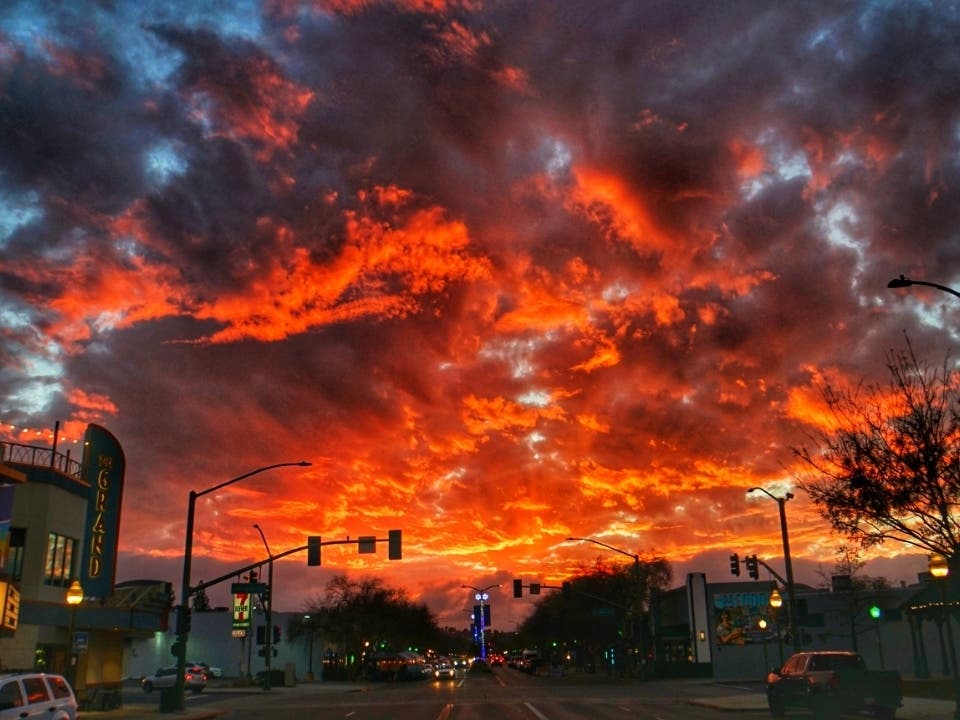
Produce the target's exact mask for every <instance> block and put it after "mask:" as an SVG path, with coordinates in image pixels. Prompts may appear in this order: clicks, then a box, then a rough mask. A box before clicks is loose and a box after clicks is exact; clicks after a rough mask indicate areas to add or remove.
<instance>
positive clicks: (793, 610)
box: [747, 487, 800, 652]
mask: <svg viewBox="0 0 960 720" xmlns="http://www.w3.org/2000/svg"><path fill="white" fill-rule="evenodd" d="M756 491H759V492H762V493H763V494H764V495H766V496H767V497H769V498H770V499H771V500H774V501H776V503H777V508H778V509H779V511H780V538H781V541H782V542H783V564H784V566H785V567H786V570H787V594H788V595H789V604H788V605H787V609H788V611H789V617H788V618H787V625H788V627H789V628H790V639H791V640H792V641H793V651H794V652H799V651H800V633H799V631H798V620H799V618H798V617H797V593H796V587H795V586H794V583H793V561H792V560H791V559H790V535H789V534H788V533H787V510H786V504H787V501H788V500H792V499H793V493H789V492H788V493H787V494H786V495H785V496H784V497H777V496H776V495H773V494H771V493H770V491H768V490H767V489H766V488H762V487H752V488H747V494H748V495H749V494H750V493H752V492H756Z"/></svg>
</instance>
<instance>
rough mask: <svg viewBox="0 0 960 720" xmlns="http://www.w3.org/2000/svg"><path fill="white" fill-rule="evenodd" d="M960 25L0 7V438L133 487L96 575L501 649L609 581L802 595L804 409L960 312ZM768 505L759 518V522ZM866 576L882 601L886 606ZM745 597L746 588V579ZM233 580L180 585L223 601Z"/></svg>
mask: <svg viewBox="0 0 960 720" xmlns="http://www.w3.org/2000/svg"><path fill="white" fill-rule="evenodd" d="M958 37H960V10H958V7H957V5H956V4H955V3H945V2H944V3H939V2H937V3H928V2H842V3H841V2H769V1H768V0H763V1H761V2H706V1H704V2H677V1H675V0H664V1H663V2H635V1H632V0H630V1H627V0H625V1H624V2H619V3H617V2H595V1H593V0H591V1H590V2H574V1H573V0H570V1H566V0H554V1H553V2H546V1H544V2H487V1H485V0H459V1H454V0H451V1H445V0H396V1H394V2H387V1H379V0H315V1H314V2H296V1H295V0H260V1H258V0H237V1H236V2H221V1H217V0H189V1H187V0H181V1H180V2H176V1H174V2H170V1H167V0H162V1H161V0H140V1H137V2H122V1H121V2H112V3H111V2H96V1H94V0H72V1H71V2H38V1H37V0H6V2H4V3H2V5H0V158H2V162H0V290H2V295H0V316H2V322H0V327H2V341H0V342H2V345H0V348H2V362H0V421H2V423H3V426H2V431H0V439H2V440H7V441H14V442H21V443H36V444H41V445H49V443H50V442H51V432H52V429H53V427H54V423H55V422H56V421H60V422H61V430H60V444H59V449H60V450H61V451H66V450H70V451H71V453H72V454H73V456H74V457H75V458H77V459H79V457H80V455H81V453H82V449H81V447H80V445H79V444H77V443H76V442H75V441H76V440H77V439H78V438H80V437H81V436H82V434H83V431H84V429H85V428H86V425H87V424H88V423H91V422H94V423H98V424H101V425H103V426H104V427H106V428H107V429H109V430H110V431H111V432H112V433H113V434H114V435H115V436H116V437H117V438H118V440H119V441H120V443H121V444H122V445H123V447H124V450H125V452H126V459H127V473H126V486H125V490H124V495H123V501H124V502H123V518H122V527H121V550H120V565H119V572H118V580H129V579H139V578H158V579H164V580H170V581H172V582H174V583H175V584H177V585H179V574H180V572H181V567H182V564H181V563H182V556H183V545H184V524H185V517H186V510H187V494H188V492H189V491H190V490H191V489H195V490H202V489H204V488H208V487H211V486H213V485H216V484H219V483H221V482H224V481H225V480H228V479H230V478H233V477H236V476H238V475H241V474H243V473H246V472H248V471H250V470H253V469H255V468H259V467H262V466H265V465H271V464H274V463H282V462H294V461H299V460H307V461H310V462H312V463H313V465H312V466H311V467H309V468H282V469H278V470H275V471H271V472H269V473H262V474H259V475H257V476H255V477H252V478H250V479H248V480H245V481H243V482H240V483H237V484H235V485H232V486H231V487H229V488H226V489H224V490H221V491H219V492H217V493H213V494H210V495H209V496H206V497H204V498H202V499H201V500H200V502H199V503H198V506H197V525H196V535H195V541H194V547H195V556H194V575H193V579H194V581H199V580H202V579H204V578H207V579H209V578H212V577H215V576H217V575H220V574H223V573H226V572H229V571H230V570H231V569H232V568H236V567H238V566H242V565H244V564H248V563H250V562H253V561H255V560H257V559H259V558H262V557H264V556H265V551H264V550H263V546H262V543H261V540H260V536H259V535H258V533H257V531H256V530H255V529H254V528H253V527H252V525H253V523H259V525H260V527H261V528H262V529H263V531H264V533H265V535H266V537H267V540H268V542H269V544H270V546H271V549H272V550H273V551H274V552H280V551H282V550H285V549H288V548H292V547H296V546H299V545H302V544H304V543H305V542H306V537H307V536H309V535H320V536H322V537H323V539H324V540H327V539H329V540H336V539H346V538H347V537H350V538H356V537H357V536H359V535H369V534H374V535H377V536H379V537H386V534H387V531H388V530H390V529H393V528H397V529H402V531H403V539H404V558H403V560H401V561H395V562H389V561H388V560H387V557H386V548H385V547H382V548H381V549H380V551H379V552H378V554H377V555H375V556H374V555H359V554H358V553H357V551H356V547H355V546H352V545H350V546H347V545H344V546H333V547H328V548H325V550H324V562H323V566H322V567H321V568H308V567H306V559H305V556H303V555H300V556H293V557H291V558H290V559H288V560H285V561H282V562H280V563H278V566H277V569H276V577H277V588H276V590H275V593H274V597H275V602H276V607H277V608H278V609H281V610H291V611H292V610H300V609H302V607H303V605H304V602H305V601H306V600H307V599H309V598H311V597H314V596H316V595H318V594H320V593H321V592H322V589H323V587H324V585H325V583H326V582H327V580H328V579H329V578H330V577H331V576H332V575H333V574H335V573H348V574H349V575H351V576H352V577H357V578H359V577H362V576H369V575H375V576H379V577H382V578H384V579H385V580H386V581H387V582H388V583H389V584H391V585H394V586H399V587H404V588H406V590H407V592H408V593H409V595H410V597H411V598H413V599H417V600H423V601H425V602H427V603H428V604H429V606H430V607H431V609H433V610H434V611H435V613H436V614H437V615H438V617H439V619H440V621H441V623H442V624H445V625H447V624H449V625H455V626H461V625H463V626H465V625H467V624H468V623H469V618H468V617H467V614H466V612H465V611H466V609H467V608H468V607H469V606H470V605H472V600H471V598H470V595H469V593H467V592H465V591H464V590H462V589H461V587H460V586H461V585H464V584H467V585H474V586H486V585H490V584H494V583H498V582H501V583H503V584H504V586H503V589H502V591H501V596H497V595H494V611H493V624H494V627H495V628H500V629H512V627H513V623H515V622H516V621H517V620H519V619H521V618H522V617H523V616H524V615H525V613H526V612H527V611H528V610H529V600H528V599H524V600H523V601H515V600H513V599H512V597H511V593H510V587H509V583H510V580H511V579H513V578H515V577H519V578H523V580H524V582H525V583H527V582H531V581H533V582H538V581H539V582H543V583H548V584H549V583H556V584H559V582H560V581H561V580H562V579H563V578H564V577H566V576H568V575H569V574H571V573H573V572H575V571H576V568H577V566H578V564H582V563H591V562H593V561H594V560H595V559H596V558H598V557H603V558H604V559H606V560H611V561H620V560H622V561H625V562H629V558H627V557H624V556H622V555H618V554H616V553H612V552H608V551H605V550H604V549H603V548H600V547H599V546H597V545H592V544H590V543H582V542H581V543H570V542H565V539H566V538H567V537H570V536H576V537H590V538H594V539H597V540H599V541H601V542H604V543H607V544H610V545H613V546H615V547H619V548H622V549H625V550H626V551H627V552H630V553H640V554H643V555H648V554H649V555H663V556H665V557H667V558H668V559H669V560H670V561H671V562H672V563H673V567H674V583H675V584H677V585H679V584H681V583H682V582H683V579H684V575H685V573H687V572H692V571H695V572H705V573H707V579H708V581H716V582H719V581H726V580H729V579H731V578H730V574H729V567H728V556H729V554H730V553H732V552H738V553H740V554H741V555H743V554H748V553H757V554H758V555H759V556H760V557H761V558H764V559H766V560H768V561H769V562H770V564H771V565H772V566H774V567H775V568H782V560H781V555H782V550H781V546H780V529H779V523H778V518H777V506H776V504H775V503H774V502H772V501H771V500H770V499H769V498H767V497H765V496H762V495H760V496H759V497H754V496H752V495H751V496H749V497H748V496H747V495H746V490H747V488H749V487H752V486H762V487H764V488H767V489H768V490H769V491H770V492H772V493H774V494H775V495H782V494H783V493H784V492H787V491H790V492H794V493H796V498H795V499H794V500H793V501H791V502H790V503H789V504H788V506H787V508H788V518H789V523H790V539H791V546H792V550H793V554H794V557H795V563H796V567H797V576H798V579H800V580H804V581H806V582H811V583H816V582H818V581H819V578H818V575H817V571H818V570H821V569H822V570H825V571H827V572H829V570H830V568H832V565H833V562H834V548H835V546H837V545H838V544H840V542H841V541H842V539H841V538H838V537H836V536H832V535H831V534H830V532H829V527H828V526H827V525H826V524H825V523H824V522H823V521H822V520H821V519H819V517H818V516H817V515H816V513H815V512H814V510H813V508H812V507H811V505H810V503H809V501H808V498H807V497H806V496H805V495H804V494H803V493H802V491H800V490H799V489H798V488H797V487H796V485H795V473H796V470H797V466H796V465H795V461H794V459H793V457H792V455H791V452H790V448H791V447H792V446H799V445H804V444H809V443H810V440H809V437H810V434H811V433H812V432H815V431H816V430H817V429H818V428H819V427H821V426H822V425H821V424H822V423H823V422H824V420H825V417H826V416H825V414H824V408H823V404H822V402H821V396H820V388H821V387H822V386H823V384H824V383H828V382H829V383H834V384H837V385H839V386H844V385H845V384H847V383H856V382H858V381H859V380H861V379H863V378H866V379H870V380H877V381H884V380H885V379H886V370H885V364H884V363H885V358H886V353H887V352H888V351H890V350H891V349H902V348H904V347H905V333H907V334H908V336H909V340H910V341H911V342H912V343H913V344H914V346H915V347H916V348H917V351H918V353H919V354H920V355H921V356H922V357H923V358H925V359H927V360H929V361H930V362H932V363H933V364H939V363H941V362H942V361H943V359H944V357H945V356H946V354H947V353H948V352H951V351H953V350H955V349H956V344H957V341H958V334H957V328H958V326H960V300H957V298H955V297H953V296H951V295H949V294H947V293H943V292H938V291H936V290H933V289H927V288H921V287H914V288H910V289H907V290H889V289H887V282H888V281H889V280H890V279H891V278H893V277H895V276H897V275H899V274H901V273H904V274H906V275H907V276H910V277H913V278H915V279H924V280H927V281H932V282H938V283H942V284H944V285H954V286H957V287H960V241H958V240H960V238H958V234H960V222H958V214H960V53H958V51H957V38H958ZM758 495H759V494H758ZM904 552H905V548H904V547H903V546H895V545H885V546H882V547H881V548H880V549H879V554H880V555H882V556H883V557H882V558H881V559H878V560H875V561H873V562H871V564H870V565H868V568H867V571H868V572H869V573H871V574H883V575H887V576H888V577H890V578H891V579H894V580H901V579H903V580H906V581H908V582H910V581H913V580H915V578H916V575H917V573H918V572H920V571H922V570H923V569H925V564H926V563H925V559H924V558H922V557H920V556H917V555H912V556H908V557H903V556H900V557H897V556H898V554H902V553H904ZM764 579H765V578H764ZM227 590H228V588H227V587H226V586H223V587H221V588H215V589H212V590H211V591H210V596H211V600H212V601H213V602H214V603H215V604H226V602H227V597H228V596H227Z"/></svg>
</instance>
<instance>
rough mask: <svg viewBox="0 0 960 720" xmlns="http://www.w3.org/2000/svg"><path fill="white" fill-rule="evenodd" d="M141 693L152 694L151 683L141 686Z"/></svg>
mask: <svg viewBox="0 0 960 720" xmlns="http://www.w3.org/2000/svg"><path fill="white" fill-rule="evenodd" d="M143 691H144V692H148V693H150V692H153V683H148V682H145V683H144V684H143Z"/></svg>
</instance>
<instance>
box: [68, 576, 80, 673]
mask: <svg viewBox="0 0 960 720" xmlns="http://www.w3.org/2000/svg"><path fill="white" fill-rule="evenodd" d="M82 602H83V586H82V585H80V580H79V578H74V580H73V582H72V583H70V587H69V588H67V605H69V606H70V632H69V634H68V637H67V642H69V643H70V653H69V655H68V657H69V663H70V673H69V677H68V679H69V680H70V687H72V688H73V689H74V690H76V689H77V661H78V658H77V654H76V642H75V640H74V637H73V635H74V633H75V632H76V627H77V606H78V605H79V604H80V603H82Z"/></svg>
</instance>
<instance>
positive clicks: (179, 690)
mask: <svg viewBox="0 0 960 720" xmlns="http://www.w3.org/2000/svg"><path fill="white" fill-rule="evenodd" d="M310 465H312V463H309V462H307V461H306V460H301V461H300V462H286V463H276V464H274V465H266V466H264V467H262V468H257V469H256V470H251V471H250V472H248V473H244V474H243V475H238V476H237V477H235V478H233V479H232V480H227V481H226V482H222V483H220V484H219V485H214V486H213V487H209V488H207V489H206V490H201V491H200V492H197V491H196V490H191V491H190V496H189V499H188V501H187V529H186V539H185V541H184V545H183V578H182V581H181V584H180V607H179V608H177V639H176V641H175V642H174V644H173V650H174V655H176V656H177V679H176V684H175V685H174V703H173V705H174V707H173V708H170V709H169V710H181V711H182V710H183V709H184V707H185V703H184V696H183V692H184V681H183V680H184V673H185V672H186V669H187V638H188V637H189V635H190V606H189V603H190V596H191V595H192V594H193V593H192V592H191V588H190V565H191V560H192V557H191V556H192V554H193V517H194V513H195V512H196V506H197V498H199V497H202V496H203V495H208V494H210V493H212V492H215V491H217V490H220V489H221V488H225V487H227V485H232V484H233V483H235V482H239V481H240V480H243V479H245V478H248V477H250V476H251V475H257V474H258V473H262V472H266V471H267V470H273V469H274V468H280V467H293V466H296V467H308V466H310ZM163 709H167V708H163Z"/></svg>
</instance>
